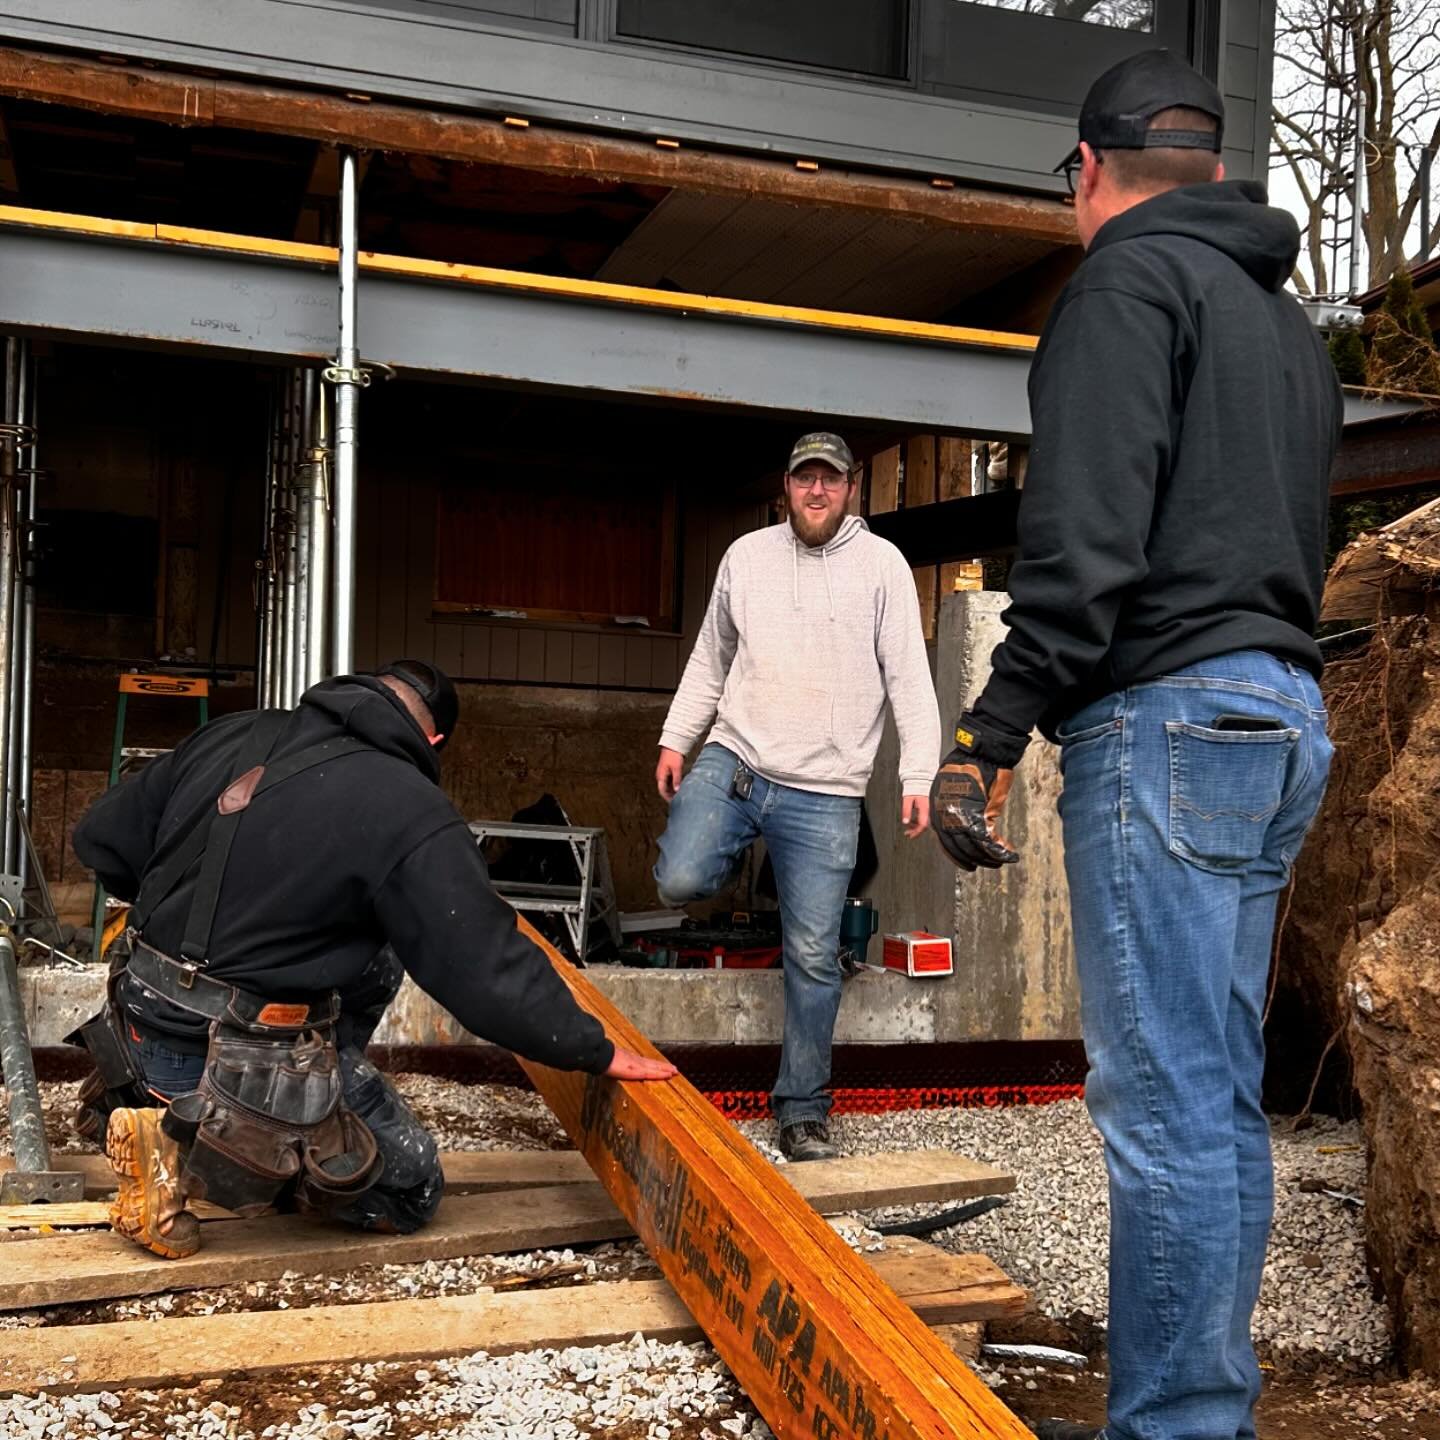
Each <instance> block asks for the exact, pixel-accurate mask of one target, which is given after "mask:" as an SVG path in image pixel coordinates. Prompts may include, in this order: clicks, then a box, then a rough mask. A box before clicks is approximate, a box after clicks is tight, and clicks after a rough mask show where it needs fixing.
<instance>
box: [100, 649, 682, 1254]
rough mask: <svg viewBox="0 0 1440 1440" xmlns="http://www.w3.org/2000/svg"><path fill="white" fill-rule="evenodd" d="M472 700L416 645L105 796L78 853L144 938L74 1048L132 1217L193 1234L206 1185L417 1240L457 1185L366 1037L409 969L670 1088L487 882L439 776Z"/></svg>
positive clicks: (466, 1014)
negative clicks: (80, 1049) (194, 1207)
mask: <svg viewBox="0 0 1440 1440" xmlns="http://www.w3.org/2000/svg"><path fill="white" fill-rule="evenodd" d="M458 716H459V702H458V699H457V697H456V693H455V687H454V686H453V685H452V684H451V682H450V680H449V679H448V677H447V676H445V675H444V674H443V672H441V671H439V670H437V669H436V668H435V667H434V666H431V665H428V664H425V663H424V662H422V661H416V660H401V661H396V662H395V663H394V664H392V665H390V666H388V667H387V668H386V669H384V670H382V671H380V672H379V673H378V674H376V675H346V676H341V677H339V678H338V679H334V680H327V681H325V682H324V683H323V684H320V685H317V686H314V687H313V688H312V689H310V690H308V691H306V692H305V694H304V695H303V696H302V697H301V701H300V704H299V706H298V707H297V708H296V709H295V710H293V711H260V712H249V713H246V714H243V715H232V716H227V717H226V718H225V719H222V720H218V721H216V722H215V723H214V724H212V725H209V726H207V727H205V728H204V729H202V730H198V731H196V732H195V734H193V735H191V736H190V737H189V738H188V739H186V740H185V741H184V742H183V743H182V744H181V745H180V746H178V747H177V748H176V749H175V750H174V751H172V752H171V753H170V754H168V755H163V756H161V757H159V758H158V759H156V760H154V761H153V762H152V763H151V764H150V765H148V766H147V767H146V768H145V769H144V770H143V771H142V772H141V773H140V774H139V775H138V776H137V777H136V778H135V779H134V780H130V781H127V782H125V783H124V784H122V785H119V786H116V787H115V788H113V789H111V790H109V791H108V792H107V793H106V794H105V795H103V796H102V797H101V798H100V799H99V800H98V801H96V803H95V804H94V805H93V806H91V808H90V810H89V812H88V813H87V814H86V816H85V818H84V819H83V820H82V821H81V822H80V825H79V826H78V827H77V828H76V831H75V852H76V854H77V855H78V856H79V857H80V858H81V859H82V860H83V861H84V863H85V864H87V865H89V866H90V867H91V868H92V869H94V871H95V873H96V875H97V876H98V877H99V879H100V880H101V882H102V883H103V884H104V885H105V888H106V889H107V890H108V891H109V892H110V893H111V894H113V895H117V896H120V897H122V898H125V899H128V900H132V901H133V902H134V904H133V909H132V911H131V925H132V950H131V955H130V956H129V958H128V959H127V960H125V961H122V962H120V963H119V964H117V965H112V969H111V975H110V980H109V990H108V1000H107V1004H106V1007H105V1009H104V1010H102V1011H101V1013H100V1014H99V1015H97V1016H95V1017H94V1018H93V1019H92V1020H91V1021H89V1022H88V1023H87V1024H86V1025H84V1026H82V1027H81V1029H80V1030H79V1031H77V1032H76V1034H75V1035H74V1036H72V1037H71V1039H72V1040H73V1041H74V1042H75V1043H80V1044H84V1045H85V1047H86V1048H87V1049H88V1050H89V1051H90V1052H91V1055H92V1057H93V1058H94V1059H95V1062H96V1073H95V1074H94V1075H93V1076H92V1077H91V1079H90V1080H89V1081H87V1082H86V1084H85V1086H84V1087H83V1088H82V1091H81V1110H80V1113H79V1115H78V1116H77V1126H78V1128H79V1129H80V1130H81V1132H82V1133H85V1134H88V1135H90V1136H92V1137H94V1138H99V1137H100V1136H102V1135H103V1136H104V1138H105V1147H106V1153H107V1155H109V1157H110V1160H111V1164H112V1165H113V1166H114V1168H115V1170H116V1173H117V1176H118V1177H119V1184H120V1188H119V1193H118V1196H117V1199H116V1202H115V1205H114V1207H113V1208H112V1216H111V1218H112V1222H113V1224H114V1227H115V1229H116V1230H117V1231H119V1232H120V1233H121V1234H124V1235H126V1236H128V1237H129V1238H130V1239H132V1240H134V1241H135V1242H136V1243H137V1244H139V1245H143V1246H144V1247H146V1248H147V1249H150V1250H153V1251H154V1252H155V1253H156V1254H159V1255H165V1256H170V1257H179V1256H184V1255H189V1254H192V1253H193V1252H194V1251H195V1250H196V1249H197V1248H198V1247H199V1227H198V1225H197V1223H196V1221H195V1217H194V1216H193V1215H192V1214H190V1213H189V1212H188V1211H186V1210H185V1208H184V1207H185V1203H186V1201H187V1200H191V1199H207V1200H210V1201H212V1202H214V1203H216V1204H219V1205H222V1206H225V1207H226V1208H228V1209H231V1210H235V1211H237V1212H239V1213H242V1214H254V1213H257V1212H258V1211H261V1210H263V1209H266V1208H268V1207H270V1206H272V1205H273V1206H278V1207H280V1208H289V1209H296V1210H301V1211H305V1212H308V1213H314V1214H322V1215H326V1216H329V1217H331V1218H336V1219H340V1220H344V1221H347V1222H349V1223H351V1224H355V1225H358V1226H360V1227H362V1228H365V1229H370V1230H381V1231H388V1232H397V1231H398V1232H408V1231H411V1230H415V1229H418V1228H419V1227H420V1226H421V1225H423V1224H425V1223H426V1221H428V1220H429V1219H430V1218H431V1217H432V1216H433V1215H434V1213H435V1209H436V1207H437V1206H438V1205H439V1203H440V1197H441V1194H442V1191H443V1189H444V1177H443V1175H442V1174H441V1170H440V1161H439V1156H438V1153H437V1151H436V1148H435V1143H434V1141H433V1139H432V1138H431V1137H430V1135H429V1134H428V1133H427V1132H426V1131H425V1130H424V1129H423V1128H422V1127H421V1125H420V1124H419V1122H418V1121H417V1120H416V1119H415V1117H414V1116H413V1115H412V1114H411V1112H410V1110H409V1109H408V1107H407V1106H406V1105H405V1102H404V1101H403V1100H402V1099H401V1098H400V1097H399V1095H398V1094H396V1092H395V1091H394V1089H393V1088H392V1087H391V1086H390V1084H389V1082H388V1081H386V1080H385V1078H384V1077H383V1076H382V1075H381V1074H380V1073H379V1072H378V1071H377V1070H376V1069H375V1068H374V1067H373V1066H372V1065H370V1064H369V1062H368V1061H367V1060H366V1059H365V1054H364V1052H365V1046H366V1044H367V1043H368V1042H369V1039H370V1037H371V1035H372V1034H373V1033H374V1030H375V1027H376V1026H377V1025H378V1024H379V1022H380V1017H381V1016H382V1015H383V1013H384V1011H385V1008H386V1006H387V1005H388V1004H389V1003H390V1000H391V999H392V998H393V997H394V995H395V992H396V990H397V989H398V988H399V985H400V981H401V979H402V977H403V975H404V974H405V973H406V972H408V973H409V974H410V975H411V976H412V977H413V979H414V980H415V982H416V984H417V985H419V986H420V988H421V989H422V990H424V991H425V992H426V993H427V994H429V995H430V996H432V997H433V998H434V999H435V1000H437V1001H439V1003H440V1004H442V1005H444V1006H445V1008H446V1009H447V1010H449V1011H450V1013H451V1014H452V1015H454V1016H455V1018H456V1019H457V1020H459V1021H460V1023H461V1024H463V1025H464V1026H465V1027H466V1028H467V1029H469V1030H470V1031H471V1032H473V1033H474V1034H476V1035H479V1036H481V1037H482V1038H484V1039H486V1040H490V1041H493V1042H494V1043H495V1044H497V1045H503V1046H504V1047H506V1048H507V1049H510V1050H513V1051H515V1052H516V1053H517V1054H520V1055H523V1056H524V1057H526V1058H527V1059H531V1060H538V1061H541V1062H543V1063H544V1064H546V1065H552V1066H554V1067H555V1068H557V1069H561V1070H586V1071H590V1072H591V1073H593V1074H604V1075H611V1076H615V1077H617V1078H620V1079H627V1080H663V1079H666V1078H668V1077H669V1076H671V1075H673V1074H674V1073H675V1071H674V1067H673V1066H671V1065H669V1064H666V1063H665V1062H662V1061H657V1060H650V1059H648V1058H645V1057H643V1056H639V1055H635V1054H632V1053H631V1052H629V1051H627V1050H623V1049H621V1048H619V1047H618V1046H616V1045H614V1044H613V1043H612V1042H611V1041H610V1040H609V1039H608V1038H607V1037H606V1035H605V1032H604V1029H603V1028H602V1026H601V1025H600V1023H599V1021H597V1020H596V1019H594V1018H593V1017H592V1016H590V1015H588V1014H587V1013H586V1012H585V1011H583V1010H582V1009H581V1008H580V1007H579V1005H577V1004H576V1002H575V1000H574V999H573V998H572V996H571V994H570V992H569V990H568V989H567V988H566V986H565V985H564V983H563V982H562V981H561V979H560V977H559V976H558V975H557V974H556V973H555V971H554V969H553V968H552V966H551V964H550V962H549V960H548V959H547V958H546V956H545V954H544V953H543V952H542V951H541V950H540V949H539V948H538V947H537V946H536V945H534V944H533V943H532V942H531V941H530V940H528V939H527V938H526V937H525V936H523V935H522V934H521V933H520V931H519V930H518V928H517V926H516V923H515V912H514V911H513V910H512V909H511V908H510V907H509V906H508V905H507V904H506V903H505V902H504V901H503V900H502V899H500V897H499V896H498V895H497V894H496V893H495V891H494V889H493V888H492V887H491V885H490V880H489V876H488V874H487V872H486V868H485V863H484V860H483V859H482V858H481V856H480V852H479V849H478V848H477V846H476V844H475V840H474V837H473V836H472V835H471V833H470V831H469V829H468V827H467V826H466V824H465V822H464V821H463V820H462V819H461V817H460V815H459V814H458V813H457V812H456V810H455V808H454V806H452V805H451V804H450V802H449V801H448V800H447V799H446V798H445V796H444V794H443V793H442V792H441V790H440V788H439V778H440V766H439V759H438V751H439V749H440V747H441V746H443V745H444V743H445V741H446V740H447V739H448V738H449V737H450V734H451V733H452V731H453V730H454V727H455V724H456V721H457V719H458Z"/></svg>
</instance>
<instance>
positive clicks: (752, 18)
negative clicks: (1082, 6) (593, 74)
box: [615, 0, 1118, 79]
mask: <svg viewBox="0 0 1440 1440" xmlns="http://www.w3.org/2000/svg"><path fill="white" fill-rule="evenodd" d="M1106 3H1118V0H1106ZM908 11H909V4H908V0H727V3H726V4H723V5H714V4H697V3H696V0H617V3H616V7H615V31H616V34H617V35H622V36H625V37H627V38H629V39H633V40H650V41H658V42H660V43H662V44H667V45H694V46H699V47H703V48H704V49H706V50H719V51H724V52H725V53H727V54H731V55H751V56H755V57H757V58H760V59H765V60H776V61H780V62H782V63H785V64H790V65H811V66H819V67H822V68H825V69H830V70H848V71H851V72H854V73H858V74H861V75H877V76H886V77H891V78H895V79H899V78H902V77H903V76H904V75H905V71H906V55H907V51H908V41H907V25H906V21H907V16H908Z"/></svg>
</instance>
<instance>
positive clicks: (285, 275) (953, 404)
mask: <svg viewBox="0 0 1440 1440" xmlns="http://www.w3.org/2000/svg"><path fill="white" fill-rule="evenodd" d="M357 295H358V303H359V328H360V330H361V332H362V333H363V334H364V335H366V336H367V341H366V345H365V358H366V360H368V361H382V362H384V363H385V364H387V365H390V366H392V367H393V368H394V369H395V370H397V371H399V372H400V373H402V374H409V375H414V376H426V375H428V376H432V377H436V378H445V379H455V380H466V379H470V380H478V381H483V382H491V383H497V384H514V385H525V386H537V387H541V388H546V389H553V390H558V391H564V392H570V393H590V394H610V395H617V396H630V397H639V398H646V399H673V400H681V401H691V402H699V403H705V404H714V405H722V406H727V407H733V408H739V409H744V410H751V411H758V412H767V411H768V412H772V413H777V412H778V413H784V414H792V415H804V416H827V417H830V418H833V419H834V420H836V421H842V420H844V421H864V422H868V423H873V424H880V425H894V426H898V427H904V428H913V429H917V430H922V431H949V432H951V433H954V434H959V435H968V436H973V437H975V438H977V439H999V440H1015V441H1020V442H1024V441H1025V440H1027V439H1028V438H1029V435H1030V406H1029V399H1028V397H1027V395H1026V389H1025V386H1026V379H1027V377H1028V374H1029V369H1030V352H1029V351H1027V350H1023V349H1003V348H997V347H990V346H983V345H978V344H977V345H963V344H957V343H953V342H946V341H937V340H927V339H915V338H907V337H904V336H895V335H888V334H876V333H870V332H866V331H863V330H854V331H852V330H846V329H839V328H834V327H831V326H828V325H815V324H805V323H798V322H794V321H783V320H778V319H775V318H764V317H739V316H732V315H724V316H717V315H714V314H709V313H705V312H701V311H685V310H677V309H668V308H667V309H660V308H649V307H647V306H645V305H642V304H638V303H634V302H620V301H617V300H613V299H602V298H576V297H575V296H571V295H556V294H547V293H544V292H541V291H528V290H526V291H522V290H515V289H489V288H485V287H482V286H480V285H474V284H459V283H453V282H445V281H432V280H425V279H416V278H412V277H405V276H399V275H395V274H389V273H385V272H377V271H374V270H367V269H362V271H361V273H360V278H359V283H358V286H357ZM334 315H335V272H334V271H333V270H332V269H330V268H328V267H325V266H320V265H306V264H302V263H296V262H286V261H280V260H276V259H274V258H273V257H270V256H264V255H249V254H245V253H243V252H231V251H220V250H207V249H203V248H200V247H198V246H187V245H178V244H160V243H157V242H127V241H123V240H117V239H115V238H113V237H103V236H94V235H83V234H80V235H77V234H71V233H62V232H58V231H44V230H32V229H29V228H15V229H0V331H6V332H10V333H17V332H23V333H30V334H49V335H56V336H63V337H68V338H73V339H79V340H85V339H98V340H113V341H118V342H122V343H128V344H134V345H140V346H161V347H166V348H171V347H184V348H193V349H198V350H210V351H213V352H215V353H217V354H224V355H229V356H235V355H244V356H248V357H251V358H254V359H257V360H261V361H266V362H276V361H279V362H282V363H287V364H288V363H295V362H297V361H302V362H303V361H308V362H325V363H328V362H329V360H330V357H331V356H332V354H333V353H334V345H335V332H334V328H333V326H334V318H333V317H334ZM1415 408H1416V406H1415V402H1413V401H1407V400H1373V399H1368V398H1366V397H1363V396H1359V395H1354V394H1347V395H1346V397H1345V423H1346V425H1347V426H1349V425H1357V424H1364V423H1367V422H1369V421H1373V420H1377V419H1389V418H1395V417H1397V416H1400V415H1405V414H1409V413H1410V412H1412V411H1413V410H1415Z"/></svg>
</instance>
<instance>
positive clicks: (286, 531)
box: [275, 370, 301, 710]
mask: <svg viewBox="0 0 1440 1440" xmlns="http://www.w3.org/2000/svg"><path fill="white" fill-rule="evenodd" d="M299 382H300V375H299V372H298V371H295V370H292V371H290V372H289V374H287V375H286V377H285V381H284V386H283V392H282V393H283V396H284V413H285V422H284V424H285V428H284V431H283V433H282V435H281V441H280V476H279V479H280V485H279V492H278V493H279V498H278V502H277V507H276V515H275V518H276V522H277V523H276V527H275V543H276V545H277V546H278V547H279V555H278V558H277V560H276V565H275V573H276V576H277V577H278V579H279V582H280V654H279V661H280V694H279V705H280V708H281V709H282V710H289V709H292V708H293V707H294V705H295V701H296V698H297V693H296V688H295V648H296V647H295V612H296V598H297V597H296V589H295V586H296V578H297V576H296V556H295V509H296V503H297V502H296V493H295V492H296V485H297V483H298V481H299V469H300V445H301V440H300V415H299V411H300V383H299Z"/></svg>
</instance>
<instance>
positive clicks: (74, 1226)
mask: <svg viewBox="0 0 1440 1440" xmlns="http://www.w3.org/2000/svg"><path fill="white" fill-rule="evenodd" d="M190 1209H191V1210H192V1211H194V1213H195V1215H196V1217H197V1218H198V1219H200V1220H233V1219H234V1218H235V1216H234V1214H232V1213H231V1212H230V1211H229V1210H223V1209H221V1207H220V1206H219V1205H211V1204H209V1203H208V1202H207V1201H204V1200H196V1201H195V1202H194V1203H193V1204H192V1205H191V1206H190ZM109 1223H110V1203H109V1201H107V1200H73V1201H67V1202H65V1203H64V1204H42V1205H0V1230H39V1229H43V1228H44V1227H46V1226H49V1227H50V1228H51V1229H52V1230H93V1229H96V1228H100V1227H103V1226H106V1225H108V1224H109Z"/></svg>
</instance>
